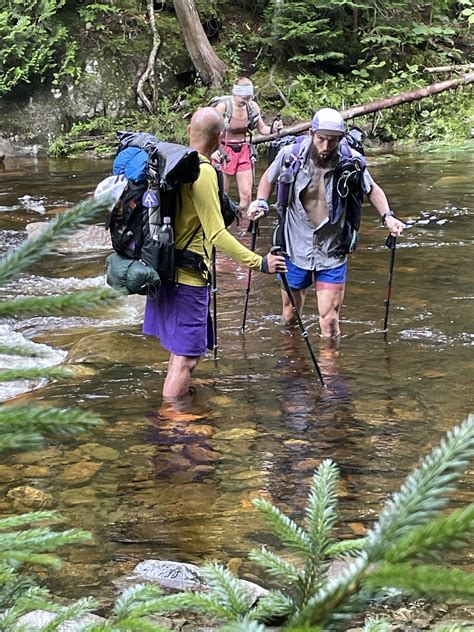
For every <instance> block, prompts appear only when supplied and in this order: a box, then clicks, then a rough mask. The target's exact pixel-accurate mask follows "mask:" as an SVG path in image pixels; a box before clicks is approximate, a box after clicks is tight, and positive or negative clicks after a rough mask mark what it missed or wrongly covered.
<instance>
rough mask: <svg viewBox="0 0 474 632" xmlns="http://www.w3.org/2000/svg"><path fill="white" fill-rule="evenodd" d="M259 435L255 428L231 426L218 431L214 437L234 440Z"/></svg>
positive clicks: (222, 439)
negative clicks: (228, 428)
mask: <svg viewBox="0 0 474 632" xmlns="http://www.w3.org/2000/svg"><path fill="white" fill-rule="evenodd" d="M257 435H258V432H257V431H256V430H254V429H253V428H231V429H230V430H223V431H222V432H217V433H216V434H215V435H214V439H220V440H221V441H234V440H239V439H253V438H254V437H256V436H257Z"/></svg>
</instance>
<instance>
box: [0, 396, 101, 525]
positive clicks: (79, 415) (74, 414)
mask: <svg viewBox="0 0 474 632" xmlns="http://www.w3.org/2000/svg"><path fill="white" fill-rule="evenodd" d="M100 423H101V418H100V417H99V416H98V415H95V414H94V413H92V412H89V411H85V410H81V409H78V408H45V407H44V406H29V405H27V406H4V407H3V408H2V409H0V428H2V429H13V428H20V429H23V428H28V427H32V428H34V429H35V430H39V431H41V432H51V433H54V434H59V433H67V434H69V433H70V432H77V431H82V430H90V429H91V428H93V427H95V426H97V425H98V424H100ZM0 524H1V523H0Z"/></svg>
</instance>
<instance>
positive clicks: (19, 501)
mask: <svg viewBox="0 0 474 632" xmlns="http://www.w3.org/2000/svg"><path fill="white" fill-rule="evenodd" d="M7 496H8V498H11V499H12V500H13V505H14V507H15V508H16V509H21V508H22V507H28V508H37V509H39V508H41V509H48V508H49V507H52V505H53V503H54V499H53V497H52V496H51V494H48V493H46V492H43V491H41V490H40V489H36V488H34V487H30V486H29V485H25V486H24V487H15V488H14V489H11V490H10V491H9V492H7Z"/></svg>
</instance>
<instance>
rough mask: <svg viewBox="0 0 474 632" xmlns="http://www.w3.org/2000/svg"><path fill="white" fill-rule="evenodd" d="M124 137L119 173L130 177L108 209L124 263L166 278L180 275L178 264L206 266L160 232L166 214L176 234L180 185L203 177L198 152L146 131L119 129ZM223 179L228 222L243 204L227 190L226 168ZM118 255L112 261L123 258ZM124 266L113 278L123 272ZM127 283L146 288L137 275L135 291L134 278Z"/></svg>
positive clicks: (114, 242)
mask: <svg viewBox="0 0 474 632" xmlns="http://www.w3.org/2000/svg"><path fill="white" fill-rule="evenodd" d="M118 137H119V146H118V149H117V155H116V157H115V160H114V163H113V174H114V175H115V176H117V178H122V177H125V178H126V179H127V181H128V183H127V186H126V188H125V190H124V191H123V193H122V195H121V196H120V198H119V200H118V201H117V203H116V204H115V206H114V207H113V209H112V210H111V211H110V212H109V213H108V215H107V218H106V223H105V226H106V229H108V230H110V235H111V240H112V246H113V248H114V250H115V253H116V254H117V255H118V257H120V266H121V269H122V267H124V266H126V262H123V259H124V258H125V259H128V260H135V261H140V262H142V263H143V264H145V265H146V266H149V267H151V268H152V269H153V270H155V271H156V272H158V273H159V274H160V275H162V276H164V277H166V278H173V277H174V275H175V268H176V267H177V266H181V267H190V268H191V269H198V270H200V269H202V267H201V261H200V260H202V257H200V255H197V254H196V253H190V252H189V251H187V250H186V247H185V249H183V250H177V249H175V244H174V239H173V238H171V240H169V239H168V240H167V241H163V240H162V239H161V235H160V232H161V229H162V227H163V223H164V222H163V220H164V218H165V217H169V218H170V220H171V221H170V226H171V234H172V235H173V234H174V228H175V218H176V209H177V208H178V209H179V186H180V185H181V184H184V183H192V182H194V181H195V180H196V179H197V178H198V176H199V171H200V164H201V161H200V158H199V154H198V152H197V151H196V150H195V149H191V148H190V147H184V146H183V145H178V144H175V143H166V142H163V141H159V140H158V139H157V138H156V137H155V136H152V135H151V134H146V133H138V132H119V134H118ZM219 176H220V177H219ZM217 179H218V188H219V200H220V203H221V212H222V215H223V218H224V223H225V225H226V227H227V226H229V224H230V223H232V221H234V220H235V219H236V216H237V210H238V209H237V205H235V204H234V203H233V202H232V201H231V200H230V199H229V198H228V197H227V196H226V195H225V194H224V189H223V182H222V176H221V174H219V173H218V174H217ZM118 257H115V259H114V260H113V261H112V263H118ZM121 269H120V272H119V273H117V274H112V277H111V278H113V277H117V276H119V275H120V273H121ZM135 269H137V267H135ZM140 270H141V268H140ZM122 276H123V275H122ZM147 278H148V277H147ZM116 285H120V284H119V283H116ZM122 285H124V286H126V287H127V289H128V291H129V292H130V293H140V292H137V291H136V289H135V288H136V287H137V283H136V282H135V280H134V282H133V284H132V285H133V288H134V289H133V291H132V290H131V289H130V287H128V284H126V283H123V284H122ZM143 290H144V291H143V292H141V293H146V288H143Z"/></svg>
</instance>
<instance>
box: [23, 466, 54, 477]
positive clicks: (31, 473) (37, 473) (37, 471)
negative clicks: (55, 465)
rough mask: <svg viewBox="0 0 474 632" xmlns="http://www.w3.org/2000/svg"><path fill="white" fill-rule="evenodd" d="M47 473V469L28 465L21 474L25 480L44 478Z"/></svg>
mask: <svg viewBox="0 0 474 632" xmlns="http://www.w3.org/2000/svg"><path fill="white" fill-rule="evenodd" d="M49 472H50V470H49V467H41V466H40V465H30V466H28V467H25V469H24V471H23V474H24V476H25V478H46V477H47V476H48V475H49Z"/></svg>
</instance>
